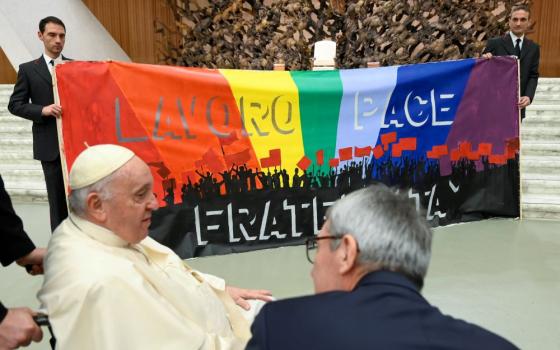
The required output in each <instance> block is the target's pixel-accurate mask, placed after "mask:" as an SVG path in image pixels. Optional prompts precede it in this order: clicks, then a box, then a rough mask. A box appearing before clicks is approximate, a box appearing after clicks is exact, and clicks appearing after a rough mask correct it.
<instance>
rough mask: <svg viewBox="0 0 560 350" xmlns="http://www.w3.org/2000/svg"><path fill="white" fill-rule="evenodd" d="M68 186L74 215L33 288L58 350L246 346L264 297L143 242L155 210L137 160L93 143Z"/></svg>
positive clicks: (57, 233) (124, 151)
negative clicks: (41, 279) (41, 281)
mask: <svg viewBox="0 0 560 350" xmlns="http://www.w3.org/2000/svg"><path fill="white" fill-rule="evenodd" d="M69 183H70V187H71V189H72V192H71V194H70V198H69V202H70V208H71V213H70V216H69V217H68V218H67V219H66V220H65V221H64V222H63V223H62V224H61V225H60V226H59V227H58V228H57V229H56V231H55V233H54V235H53V237H52V239H51V241H50V243H49V247H48V253H47V258H46V263H45V280H44V284H43V287H42V288H41V290H40V291H39V299H40V301H41V303H42V304H43V306H44V307H45V308H46V310H47V312H48V314H49V319H50V323H51V325H52V326H53V329H54V333H55V336H56V338H57V349H60V350H65V349H80V350H88V349H99V350H101V349H103V350H122V349H150V350H151V349H166V350H173V349H177V350H179V349H181V350H184V349H242V348H243V347H244V346H245V344H246V342H247V340H248V338H249V336H250V332H249V323H250V321H251V320H252V318H253V316H254V312H255V311H256V310H258V307H259V306H261V305H262V301H269V300H270V299H271V296H270V292H268V291H264V290H246V289H240V288H234V287H230V286H226V284H225V282H224V280H222V279H220V278H218V277H215V276H210V275H206V274H203V273H200V272H197V271H194V270H192V269H191V268H190V267H189V266H187V265H186V264H185V263H184V262H183V261H182V260H181V259H180V258H179V257H178V256H177V255H175V254H174V253H173V252H172V251H171V250H170V249H168V248H166V247H164V246H162V245H160V244H159V243H157V242H156V241H155V240H153V239H152V238H150V237H147V235H148V226H149V225H150V222H151V216H152V212H153V211H154V210H156V209H157V207H158V203H157V201H156V199H155V196H154V194H153V178H152V175H151V172H150V169H149V168H148V166H147V165H146V163H144V161H142V160H141V159H140V158H138V157H137V156H136V155H135V154H134V153H133V152H132V151H130V150H129V149H127V148H124V147H122V146H116V145H109V144H105V145H96V146H92V147H90V148H88V149H86V150H85V151H84V152H82V153H81V154H80V155H79V156H78V158H76V160H75V162H74V164H73V166H72V170H71V172H70V176H69ZM249 302H251V303H252V304H253V305H252V306H251V305H250V303H249Z"/></svg>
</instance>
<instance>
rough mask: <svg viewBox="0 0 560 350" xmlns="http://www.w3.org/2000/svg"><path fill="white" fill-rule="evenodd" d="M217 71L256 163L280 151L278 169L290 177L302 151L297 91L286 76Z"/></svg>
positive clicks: (283, 73) (290, 78) (239, 71)
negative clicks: (232, 100) (230, 94)
mask: <svg viewBox="0 0 560 350" xmlns="http://www.w3.org/2000/svg"><path fill="white" fill-rule="evenodd" d="M220 72H221V73H222V74H223V75H224V77H225V78H226V80H227V81H228V83H229V85H230V87H231V90H232V92H233V95H234V97H235V100H236V103H237V107H238V108H239V112H240V114H241V117H242V118H243V121H244V125H245V132H246V133H247V134H248V135H249V137H250V139H251V144H252V145H253V148H254V150H255V153H256V155H257V157H258V158H259V162H261V159H262V158H268V157H269V154H270V153H269V152H270V151H271V150H274V149H280V153H281V158H282V168H283V169H286V170H287V172H288V173H289V174H293V172H294V168H295V167H296V164H297V162H298V161H299V160H300V159H301V157H302V156H303V155H304V153H303V152H304V149H303V136H302V131H301V120H300V111H299V95H298V89H297V86H296V84H295V82H294V81H293V80H292V77H291V75H290V73H289V72H273V71H242V70H229V69H221V70H220ZM262 165H263V164H261V166H262ZM270 170H271V171H272V169H270Z"/></svg>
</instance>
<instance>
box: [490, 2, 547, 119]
mask: <svg viewBox="0 0 560 350" xmlns="http://www.w3.org/2000/svg"><path fill="white" fill-rule="evenodd" d="M529 16H530V12H529V8H528V7H527V6H525V5H516V6H513V8H512V10H511V14H510V19H509V22H508V24H509V33H508V34H506V36H505V37H499V38H492V39H490V40H488V43H487V44H486V48H485V49H484V54H483V57H486V58H491V57H492V56H508V55H513V56H517V58H518V59H519V70H520V73H521V74H520V75H521V76H520V86H519V92H520V94H521V95H520V96H521V97H520V98H519V103H518V106H519V108H520V109H521V119H524V118H525V107H527V106H529V105H530V104H531V102H533V99H534V98H535V91H536V90H537V84H538V81H539V61H540V47H539V45H538V44H537V43H535V42H534V41H532V40H530V39H528V38H526V37H525V34H526V33H527V31H528V30H529Z"/></svg>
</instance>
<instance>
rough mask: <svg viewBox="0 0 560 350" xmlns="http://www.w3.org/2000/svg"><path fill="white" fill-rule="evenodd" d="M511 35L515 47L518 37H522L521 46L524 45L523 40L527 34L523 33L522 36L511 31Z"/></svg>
mask: <svg viewBox="0 0 560 350" xmlns="http://www.w3.org/2000/svg"><path fill="white" fill-rule="evenodd" d="M509 36H510V37H511V40H512V42H513V46H514V47H515V44H516V43H517V39H521V42H520V43H519V46H523V40H524V39H525V34H523V35H522V36H517V35H515V34H513V33H512V32H509Z"/></svg>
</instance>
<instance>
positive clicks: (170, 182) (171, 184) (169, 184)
mask: <svg viewBox="0 0 560 350" xmlns="http://www.w3.org/2000/svg"><path fill="white" fill-rule="evenodd" d="M161 185H162V186H163V189H164V190H165V191H167V190H168V189H170V188H171V189H173V190H174V189H175V187H177V183H176V182H175V179H174V178H171V179H166V180H163V181H162V183H161Z"/></svg>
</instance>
